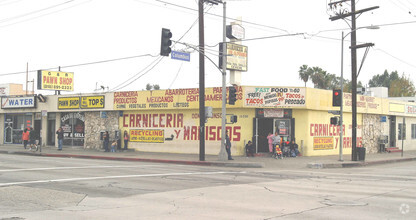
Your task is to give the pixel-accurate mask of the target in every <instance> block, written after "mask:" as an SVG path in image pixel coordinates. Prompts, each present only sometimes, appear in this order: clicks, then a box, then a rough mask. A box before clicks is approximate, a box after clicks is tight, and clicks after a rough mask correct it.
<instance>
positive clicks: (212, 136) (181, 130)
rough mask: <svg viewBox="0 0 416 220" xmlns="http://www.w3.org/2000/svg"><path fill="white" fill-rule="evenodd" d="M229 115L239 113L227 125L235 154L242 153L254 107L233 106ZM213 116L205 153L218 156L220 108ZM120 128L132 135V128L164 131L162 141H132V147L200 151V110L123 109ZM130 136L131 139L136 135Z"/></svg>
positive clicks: (228, 112)
mask: <svg viewBox="0 0 416 220" xmlns="http://www.w3.org/2000/svg"><path fill="white" fill-rule="evenodd" d="M227 114H235V115H237V116H238V122H237V123H235V124H227V125H226V129H227V130H229V134H230V138H231V142H232V149H231V151H232V154H233V155H243V154H244V143H245V141H248V140H249V139H251V137H252V136H253V128H252V127H253V118H254V110H251V109H241V108H240V109H231V110H228V111H227ZM144 115H147V117H150V118H152V119H151V120H152V122H151V123H150V124H145V123H144V121H143V119H144V117H146V116H144ZM168 115H169V116H168ZM213 115H214V117H213V118H209V119H208V121H207V123H206V124H205V128H206V130H205V153H206V154H212V155H215V154H218V153H219V152H220V146H221V141H220V140H221V109H214V110H213ZM168 117H169V119H168ZM173 118H176V119H173ZM227 118H228V119H229V117H227ZM168 121H169V122H168ZM119 127H120V128H121V129H122V132H123V133H124V130H127V131H128V132H129V133H130V134H131V131H132V130H136V131H146V132H149V133H150V132H153V131H161V130H162V131H163V139H164V141H163V142H162V143H160V142H159V143H156V142H147V141H149V140H145V141H143V140H142V141H139V142H135V141H131V142H130V143H129V148H134V149H136V150H139V151H148V152H171V153H193V154H198V153H199V112H198V110H197V109H194V110H160V111H124V113H123V116H122V117H120V118H119ZM130 136H131V137H130V138H132V136H135V135H132V134H131V135H130ZM172 136H173V138H172Z"/></svg>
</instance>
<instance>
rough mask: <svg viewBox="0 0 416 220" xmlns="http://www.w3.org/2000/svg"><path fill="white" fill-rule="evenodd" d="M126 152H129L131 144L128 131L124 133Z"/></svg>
mask: <svg viewBox="0 0 416 220" xmlns="http://www.w3.org/2000/svg"><path fill="white" fill-rule="evenodd" d="M123 136H124V150H127V145H128V144H129V138H130V137H129V134H128V133H127V131H124V135H123Z"/></svg>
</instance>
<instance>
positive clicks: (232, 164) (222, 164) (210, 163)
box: [42, 154, 265, 168]
mask: <svg viewBox="0 0 416 220" xmlns="http://www.w3.org/2000/svg"><path fill="white" fill-rule="evenodd" d="M42 156H46V157H71V158H84V159H98V160H118V161H139V162H150V163H171V164H182V165H199V166H219V167H244V168H263V167H265V165H264V163H254V162H252V163H247V162H244V163H241V162H222V161H187V160H166V159H146V158H131V157H109V156H92V155H77V154H42Z"/></svg>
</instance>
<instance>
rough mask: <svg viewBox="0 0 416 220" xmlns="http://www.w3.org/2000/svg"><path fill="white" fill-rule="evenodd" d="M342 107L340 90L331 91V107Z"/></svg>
mask: <svg viewBox="0 0 416 220" xmlns="http://www.w3.org/2000/svg"><path fill="white" fill-rule="evenodd" d="M341 105H342V95H341V89H334V90H332V106H341Z"/></svg>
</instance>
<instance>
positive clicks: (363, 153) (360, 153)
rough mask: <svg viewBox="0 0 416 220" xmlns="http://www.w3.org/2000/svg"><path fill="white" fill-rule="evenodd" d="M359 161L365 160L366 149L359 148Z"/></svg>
mask: <svg viewBox="0 0 416 220" xmlns="http://www.w3.org/2000/svg"><path fill="white" fill-rule="evenodd" d="M357 153H358V160H363V161H364V160H365V147H357Z"/></svg>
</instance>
